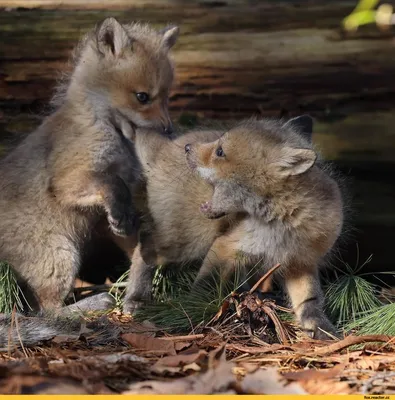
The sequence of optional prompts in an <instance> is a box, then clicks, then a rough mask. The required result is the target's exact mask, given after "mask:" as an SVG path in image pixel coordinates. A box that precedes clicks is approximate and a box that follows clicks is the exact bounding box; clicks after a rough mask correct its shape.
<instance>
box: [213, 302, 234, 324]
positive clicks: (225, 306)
mask: <svg viewBox="0 0 395 400" xmlns="http://www.w3.org/2000/svg"><path fill="white" fill-rule="evenodd" d="M229 307H230V301H229V300H225V301H224V302H223V303H222V305H221V307H220V309H219V310H218V312H217V313H216V314H215V315H214V317H213V318H212V319H211V321H210V322H209V324H211V323H213V322H216V321H218V320H219V319H220V318H221V317H222V316H223V315H224V314H225V313H226V312H227V311H228V310H229Z"/></svg>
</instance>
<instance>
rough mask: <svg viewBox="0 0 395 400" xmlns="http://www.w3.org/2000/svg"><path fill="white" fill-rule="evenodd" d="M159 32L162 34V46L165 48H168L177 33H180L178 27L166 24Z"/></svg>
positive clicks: (173, 41)
mask: <svg viewBox="0 0 395 400" xmlns="http://www.w3.org/2000/svg"><path fill="white" fill-rule="evenodd" d="M160 33H161V34H162V35H163V37H162V47H164V48H165V49H167V50H170V49H171V48H172V47H173V46H174V45H175V44H176V41H177V38H178V34H179V33H180V28H179V27H178V26H174V25H173V26H167V27H166V28H164V29H162V30H161V31H160Z"/></svg>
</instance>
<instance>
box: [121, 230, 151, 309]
mask: <svg viewBox="0 0 395 400" xmlns="http://www.w3.org/2000/svg"><path fill="white" fill-rule="evenodd" d="M129 254H131V252H129ZM157 265H158V262H157V255H156V252H155V248H154V245H153V241H152V238H151V236H150V235H144V233H143V232H141V233H140V243H139V244H138V245H137V247H136V248H135V250H134V252H133V256H132V264H131V266H130V270H129V279H128V286H127V289H126V294H125V298H124V306H123V310H124V311H125V312H130V313H133V312H134V311H136V310H137V309H139V308H141V306H142V305H144V303H147V302H149V301H150V300H151V299H152V279H153V277H154V273H155V269H156V267H157Z"/></svg>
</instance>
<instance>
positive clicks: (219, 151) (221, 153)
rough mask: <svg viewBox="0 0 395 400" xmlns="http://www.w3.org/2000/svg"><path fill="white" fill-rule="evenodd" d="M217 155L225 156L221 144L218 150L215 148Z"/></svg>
mask: <svg viewBox="0 0 395 400" xmlns="http://www.w3.org/2000/svg"><path fill="white" fill-rule="evenodd" d="M215 155H216V156H217V157H225V153H224V151H223V150H222V147H221V146H220V147H218V148H217V150H215Z"/></svg>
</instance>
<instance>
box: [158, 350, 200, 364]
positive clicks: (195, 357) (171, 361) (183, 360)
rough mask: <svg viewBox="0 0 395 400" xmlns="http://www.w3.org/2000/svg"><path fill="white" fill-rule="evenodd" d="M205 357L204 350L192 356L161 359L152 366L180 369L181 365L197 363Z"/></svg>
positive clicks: (180, 355)
mask: <svg viewBox="0 0 395 400" xmlns="http://www.w3.org/2000/svg"><path fill="white" fill-rule="evenodd" d="M206 356H207V352H206V351H204V350H199V352H197V353H193V354H177V355H175V356H167V357H163V358H161V359H160V360H158V361H157V362H156V364H154V367H156V366H162V367H163V366H166V367H180V366H183V365H187V364H191V363H194V362H198V361H199V360H202V359H203V358H205V357H206Z"/></svg>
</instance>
